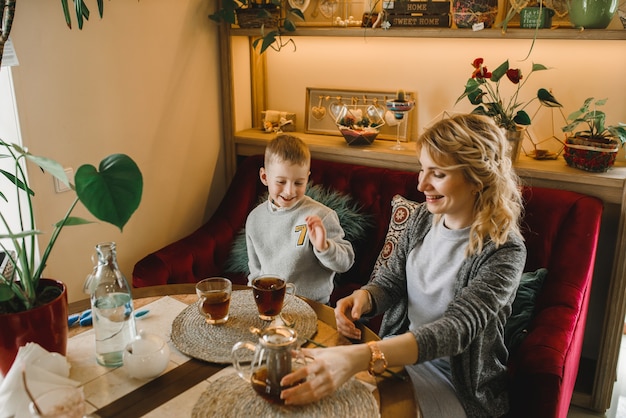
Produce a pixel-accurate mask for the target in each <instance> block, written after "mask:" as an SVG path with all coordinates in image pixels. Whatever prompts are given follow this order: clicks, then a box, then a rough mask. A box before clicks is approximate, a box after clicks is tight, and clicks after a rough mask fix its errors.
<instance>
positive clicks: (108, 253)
mask: <svg viewBox="0 0 626 418" xmlns="http://www.w3.org/2000/svg"><path fill="white" fill-rule="evenodd" d="M96 255H97V258H98V262H97V265H96V266H95V267H94V270H93V272H92V273H91V274H90V275H89V276H87V281H86V282H85V292H87V293H89V294H90V295H91V314H92V318H93V328H94V330H95V334H96V359H97V361H98V363H99V364H101V365H102V366H106V367H117V366H121V365H122V362H123V354H124V348H125V347H126V345H127V344H128V343H130V342H131V340H132V339H133V338H135V335H136V331H135V317H134V315H133V298H132V295H131V291H130V286H129V285H128V281H127V280H126V277H124V275H123V274H122V272H121V271H120V269H119V267H118V265H117V256H116V249H115V243H114V242H104V243H100V244H98V245H96Z"/></svg>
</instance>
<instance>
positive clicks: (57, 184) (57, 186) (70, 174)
mask: <svg viewBox="0 0 626 418" xmlns="http://www.w3.org/2000/svg"><path fill="white" fill-rule="evenodd" d="M63 171H65V174H67V178H68V179H69V181H70V183H74V169H73V168H71V167H67V168H64V169H63ZM54 190H55V191H56V192H57V193H63V192H69V191H70V190H71V188H70V187H69V186H67V185H66V184H65V183H63V182H61V181H59V179H58V178H56V177H54Z"/></svg>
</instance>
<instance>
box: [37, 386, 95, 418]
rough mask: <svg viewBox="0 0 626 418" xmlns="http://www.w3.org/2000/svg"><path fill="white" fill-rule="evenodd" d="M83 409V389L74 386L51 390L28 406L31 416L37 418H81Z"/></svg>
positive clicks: (83, 412) (83, 413)
mask: <svg viewBox="0 0 626 418" xmlns="http://www.w3.org/2000/svg"><path fill="white" fill-rule="evenodd" d="M85 409H86V404H85V395H84V393H83V388H79V387H74V386H59V387H56V388H54V389H51V390H49V391H47V392H44V393H42V394H41V395H39V396H37V397H36V398H35V401H34V402H31V403H30V405H29V410H30V413H31V416H33V417H39V418H83V416H84V415H85Z"/></svg>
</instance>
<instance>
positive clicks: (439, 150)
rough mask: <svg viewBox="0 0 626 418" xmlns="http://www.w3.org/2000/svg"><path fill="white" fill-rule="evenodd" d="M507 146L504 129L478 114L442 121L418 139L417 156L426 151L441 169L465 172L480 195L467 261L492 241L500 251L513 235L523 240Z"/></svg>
mask: <svg viewBox="0 0 626 418" xmlns="http://www.w3.org/2000/svg"><path fill="white" fill-rule="evenodd" d="M508 146H509V145H508V141H507V139H506V137H505V134H504V132H503V130H502V129H501V128H499V127H498V126H497V125H496V124H495V123H494V121H493V120H492V119H491V118H489V117H486V116H481V115H474V114H467V115H465V114H464V115H455V116H452V117H450V118H447V119H443V120H441V121H439V122H437V123H435V124H434V125H433V126H431V127H430V128H429V129H427V130H426V131H425V132H424V133H423V134H422V135H421V136H420V137H419V138H418V139H417V152H418V155H419V153H420V151H421V150H422V149H423V148H424V149H426V150H427V151H428V153H429V154H430V156H431V158H432V159H433V160H434V161H435V162H436V163H437V164H440V165H442V166H445V168H446V169H459V170H462V172H463V174H464V176H465V178H466V179H467V180H468V181H469V182H470V184H472V185H475V186H476V188H477V190H479V192H478V194H477V199H476V203H475V205H474V221H473V222H472V225H471V229H470V239H469V244H468V247H467V250H466V255H468V256H469V255H474V254H478V253H480V252H481V251H482V249H483V245H484V244H485V243H486V242H487V240H491V241H492V242H493V243H495V245H496V246H499V245H502V244H504V243H505V242H506V241H507V239H508V237H509V234H511V233H517V234H519V235H520V236H521V234H520V229H519V221H520V216H521V214H522V210H523V206H522V195H521V189H520V187H519V178H518V177H517V175H516V174H515V172H514V171H513V163H512V162H511V158H510V157H509V156H508V155H507V151H508Z"/></svg>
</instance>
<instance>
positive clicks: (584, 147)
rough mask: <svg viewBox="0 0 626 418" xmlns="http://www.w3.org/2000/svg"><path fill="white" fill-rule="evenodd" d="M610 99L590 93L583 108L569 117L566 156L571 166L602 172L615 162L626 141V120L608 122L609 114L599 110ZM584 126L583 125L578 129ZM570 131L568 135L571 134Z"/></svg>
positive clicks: (566, 132) (565, 130)
mask: <svg viewBox="0 0 626 418" xmlns="http://www.w3.org/2000/svg"><path fill="white" fill-rule="evenodd" d="M606 101H607V99H600V100H594V98H593V97H589V98H587V99H586V100H585V102H584V103H583V105H582V106H581V108H580V109H578V110H576V111H575V112H573V113H571V114H570V115H569V116H568V117H567V122H568V123H567V125H566V126H564V127H563V128H562V129H563V132H565V134H566V135H567V138H566V140H565V148H564V153H563V158H565V161H566V162H567V165H569V166H570V167H575V168H579V169H581V170H585V171H591V172H596V173H602V172H605V171H607V170H608V169H609V168H610V167H612V166H613V164H614V163H615V157H616V156H617V152H618V151H619V148H620V147H622V146H624V144H625V143H626V124H624V123H621V122H620V123H618V124H617V125H606V115H605V113H604V112H603V111H601V110H598V106H603V105H604V104H605V103H606ZM579 126H583V129H581V130H577V129H579V128H578V127H579ZM568 134H569V135H568Z"/></svg>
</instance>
